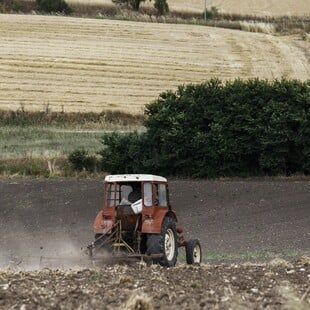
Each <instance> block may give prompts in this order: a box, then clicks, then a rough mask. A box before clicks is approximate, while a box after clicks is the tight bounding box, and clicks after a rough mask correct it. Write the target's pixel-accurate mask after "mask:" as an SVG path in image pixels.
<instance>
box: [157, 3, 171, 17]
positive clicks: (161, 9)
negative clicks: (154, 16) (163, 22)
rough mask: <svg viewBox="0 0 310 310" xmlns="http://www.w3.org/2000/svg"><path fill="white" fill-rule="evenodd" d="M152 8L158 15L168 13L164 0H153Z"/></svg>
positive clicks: (167, 6)
mask: <svg viewBox="0 0 310 310" xmlns="http://www.w3.org/2000/svg"><path fill="white" fill-rule="evenodd" d="M154 8H155V9H156V10H157V11H158V13H159V14H160V15H166V14H168V13H169V5H168V3H167V1H166V0H155V2H154Z"/></svg>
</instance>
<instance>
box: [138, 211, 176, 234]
mask: <svg viewBox="0 0 310 310" xmlns="http://www.w3.org/2000/svg"><path fill="white" fill-rule="evenodd" d="M165 217H172V218H173V219H174V220H175V221H176V222H177V221H178V220H177V216H176V214H175V212H174V211H171V210H168V211H167V210H159V211H158V212H156V216H155V217H154V218H153V217H152V218H150V217H147V218H144V219H143V222H142V228H141V232H142V233H145V234H160V233H161V226H162V223H163V220H164V218H165Z"/></svg>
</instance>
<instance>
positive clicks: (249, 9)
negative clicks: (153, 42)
mask: <svg viewBox="0 0 310 310" xmlns="http://www.w3.org/2000/svg"><path fill="white" fill-rule="evenodd" d="M67 2H68V3H81V4H96V5H100V4H111V3H112V1H111V0H67ZM168 4H169V7H170V9H172V10H179V11H194V12H203V10H204V1H201V0H190V1H188V0H168ZM147 5H151V6H152V5H153V4H152V3H149V2H148V1H146V2H144V3H143V4H142V6H147ZM211 6H215V7H217V8H218V10H219V11H220V12H221V13H233V14H251V15H262V16H270V15H272V16H278V15H299V16H303V15H310V2H309V1H306V0H283V1H280V0H207V7H208V8H210V7H211Z"/></svg>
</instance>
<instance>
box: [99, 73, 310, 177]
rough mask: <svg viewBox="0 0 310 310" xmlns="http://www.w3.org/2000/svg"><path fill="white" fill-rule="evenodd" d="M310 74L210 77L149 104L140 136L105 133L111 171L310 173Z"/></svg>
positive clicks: (107, 164) (105, 154)
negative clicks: (304, 77)
mask: <svg viewBox="0 0 310 310" xmlns="http://www.w3.org/2000/svg"><path fill="white" fill-rule="evenodd" d="M309 107H310V80H308V81H306V82H302V81H298V80H287V79H282V80H274V81H267V80H260V79H250V80H240V79H237V80H234V81H229V82H226V83H224V82H222V81H220V80H218V79H211V80H209V81H207V82H205V83H202V84H196V85H193V84H190V85H186V86H180V87H179V88H178V90H177V91H176V92H171V91H167V92H164V93H162V94H160V96H159V98H158V99H157V100H155V101H154V102H152V103H150V104H148V105H147V106H146V109H145V114H146V115H147V118H146V121H145V126H146V128H147V131H146V132H145V133H142V134H138V133H130V134H120V133H119V134H117V133H113V134H107V135H105V137H104V144H105V148H104V149H103V150H102V152H101V155H102V165H103V169H104V170H105V171H109V172H111V173H125V172H126V173H140V172H150V173H158V174H163V175H170V176H171V175H173V176H183V177H184V176H185V177H188V176H189V177H217V176H259V175H290V174H295V173H304V174H309V173H310V115H309Z"/></svg>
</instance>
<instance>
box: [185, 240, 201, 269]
mask: <svg viewBox="0 0 310 310" xmlns="http://www.w3.org/2000/svg"><path fill="white" fill-rule="evenodd" d="M185 251H186V262H187V264H190V265H191V264H200V263H201V258H202V255H201V246H200V242H199V240H197V239H190V240H189V241H188V242H187V245H186V248H185Z"/></svg>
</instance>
